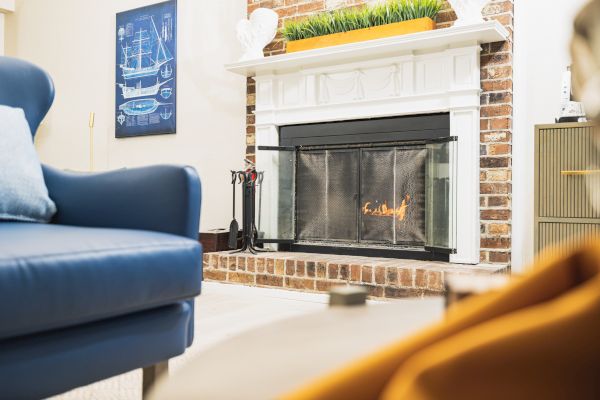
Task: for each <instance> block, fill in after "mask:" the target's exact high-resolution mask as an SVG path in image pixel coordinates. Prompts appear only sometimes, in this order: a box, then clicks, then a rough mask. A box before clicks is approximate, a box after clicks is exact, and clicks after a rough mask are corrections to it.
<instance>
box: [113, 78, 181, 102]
mask: <svg viewBox="0 0 600 400" xmlns="http://www.w3.org/2000/svg"><path fill="white" fill-rule="evenodd" d="M171 80H172V79H169V80H167V81H164V82H159V80H158V78H156V84H155V85H152V86H148V87H145V88H144V87H142V81H138V83H137V84H136V85H135V87H129V86H127V84H123V83H119V84H118V85H119V87H120V88H121V92H122V94H123V98H124V99H133V98H136V97H145V96H155V95H156V94H157V93H158V91H159V89H160V87H161V86H163V85H164V84H166V83H168V82H169V81H171ZM163 97H164V96H163ZM165 98H167V97H165Z"/></svg>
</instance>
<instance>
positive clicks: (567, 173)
mask: <svg viewBox="0 0 600 400" xmlns="http://www.w3.org/2000/svg"><path fill="white" fill-rule="evenodd" d="M560 174H561V175H562V176H582V175H595V174H600V169H584V170H578V171H560Z"/></svg>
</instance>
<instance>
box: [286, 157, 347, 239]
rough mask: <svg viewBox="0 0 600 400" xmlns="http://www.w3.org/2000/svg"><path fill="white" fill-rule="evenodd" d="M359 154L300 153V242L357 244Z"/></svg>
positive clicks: (297, 174) (297, 198) (298, 190)
mask: <svg viewBox="0 0 600 400" xmlns="http://www.w3.org/2000/svg"><path fill="white" fill-rule="evenodd" d="M358 159H359V154H358V150H315V151H300V152H299V153H298V167H297V168H298V169H297V172H296V181H297V185H296V188H297V189H296V190H297V192H296V215H297V232H298V239H299V240H304V241H351V242H356V241H357V238H358V235H357V221H358V220H357V218H358V216H357V201H358Z"/></svg>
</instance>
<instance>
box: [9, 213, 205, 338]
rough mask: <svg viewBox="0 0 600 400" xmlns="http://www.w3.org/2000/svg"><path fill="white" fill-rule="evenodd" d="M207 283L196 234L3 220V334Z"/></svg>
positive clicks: (107, 313) (181, 294) (115, 310)
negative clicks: (190, 237) (191, 235)
mask: <svg viewBox="0 0 600 400" xmlns="http://www.w3.org/2000/svg"><path fill="white" fill-rule="evenodd" d="M201 280H202V260H201V249H200V245H199V243H198V242H197V241H194V240H191V239H186V238H183V237H179V236H175V235H170V234H164V233H156V232H150V231H136V230H126V229H106V228H81V227H74V226H64V225H47V224H37V223H18V222H15V223H11V222H9V223H0V321H3V322H2V323H1V324H0V339H5V338H10V337H14V336H21V335H25V334H31V333H36V332H44V331H48V330H52V329H57V328H64V327H68V326H73V325H79V324H82V323H86V322H92V321H98V320H102V319H107V318H111V317H116V316H121V315H125V314H129V313H133V312H137V311H141V310H147V309H152V308H156V307H160V306H163V305H167V304H172V303H175V302H178V301H181V300H187V299H191V298H193V297H195V296H196V295H198V294H199V293H200V284H201Z"/></svg>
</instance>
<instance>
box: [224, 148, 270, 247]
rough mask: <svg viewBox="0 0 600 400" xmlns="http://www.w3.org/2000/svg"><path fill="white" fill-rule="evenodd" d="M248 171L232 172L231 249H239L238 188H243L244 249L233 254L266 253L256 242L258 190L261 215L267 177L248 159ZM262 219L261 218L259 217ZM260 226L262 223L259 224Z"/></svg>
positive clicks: (246, 161)
mask: <svg viewBox="0 0 600 400" xmlns="http://www.w3.org/2000/svg"><path fill="white" fill-rule="evenodd" d="M244 161H245V163H246V166H247V167H246V169H245V170H243V171H231V185H232V187H233V221H231V225H230V227H229V243H228V244H229V248H230V249H232V250H235V249H237V248H238V231H239V226H238V223H237V221H236V219H235V192H236V186H237V185H241V187H242V247H241V248H240V249H239V250H236V251H234V252H232V253H231V254H235V253H242V252H245V251H249V252H250V253H252V254H256V253H259V252H264V251H266V250H265V249H261V248H258V247H257V245H256V240H257V239H258V229H257V228H256V189H257V188H258V190H259V201H258V203H259V210H258V212H259V214H260V211H261V210H260V207H261V205H262V204H261V203H262V183H263V180H264V177H265V173H264V172H259V171H257V170H256V166H255V164H254V163H253V162H252V161H250V160H248V159H246V160H244ZM259 218H260V217H259ZM259 224H260V222H259Z"/></svg>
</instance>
